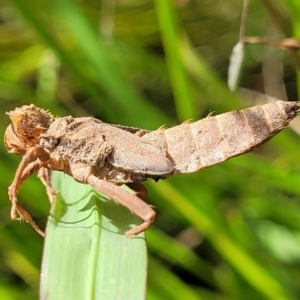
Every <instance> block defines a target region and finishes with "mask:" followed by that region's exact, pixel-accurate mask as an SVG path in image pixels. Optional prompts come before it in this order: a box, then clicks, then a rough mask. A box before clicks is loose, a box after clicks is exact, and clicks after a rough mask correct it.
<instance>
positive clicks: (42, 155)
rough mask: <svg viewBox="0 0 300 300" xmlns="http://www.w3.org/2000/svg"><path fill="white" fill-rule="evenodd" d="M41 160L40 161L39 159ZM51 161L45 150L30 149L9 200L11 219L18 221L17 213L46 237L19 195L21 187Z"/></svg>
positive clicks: (24, 158)
mask: <svg viewBox="0 0 300 300" xmlns="http://www.w3.org/2000/svg"><path fill="white" fill-rule="evenodd" d="M38 158H39V159H38ZM49 159H50V155H49V154H48V152H46V151H45V150H44V149H43V148H39V147H31V148H29V149H28V150H27V151H26V153H25V155H24V156H23V157H22V160H21V162H20V164H19V166H18V169H17V171H16V174H15V177H14V180H13V182H12V184H11V185H10V187H9V188H8V195H9V199H10V201H11V203H12V208H11V218H12V219H18V218H17V213H19V215H20V216H21V217H22V218H23V219H24V220H25V221H26V222H28V223H29V224H30V225H31V226H32V227H33V228H34V229H35V230H36V231H37V232H38V233H39V234H41V235H42V236H44V233H43V232H42V231H41V230H40V228H39V227H38V226H37V225H36V223H35V222H34V221H33V220H32V218H31V216H30V215H29V213H28V212H27V211H26V210H25V209H23V208H22V206H21V205H20V204H19V202H18V199H17V193H18V190H19V188H20V186H21V184H22V183H23V182H24V181H25V180H26V179H27V178H28V177H29V176H30V175H31V174H33V173H34V172H35V171H37V170H39V169H40V168H41V167H42V165H43V163H44V161H47V160H49ZM31 160H34V161H33V162H32V163H30V164H28V163H29V162H30V161H31Z"/></svg>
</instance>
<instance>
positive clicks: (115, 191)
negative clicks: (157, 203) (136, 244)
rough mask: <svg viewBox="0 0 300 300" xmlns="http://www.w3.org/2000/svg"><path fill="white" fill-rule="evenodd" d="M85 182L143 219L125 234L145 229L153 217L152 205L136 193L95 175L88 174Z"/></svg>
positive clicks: (134, 233)
mask: <svg viewBox="0 0 300 300" xmlns="http://www.w3.org/2000/svg"><path fill="white" fill-rule="evenodd" d="M87 183H88V184H89V185H90V186H92V187H93V188H94V189H95V190H96V191H97V192H99V193H102V194H104V195H107V196H108V197H109V198H111V199H112V200H114V201H116V202H117V203H119V204H121V205H123V206H125V207H127V208H128V209H129V210H130V211H131V212H132V213H134V214H135V215H137V216H138V217H140V218H141V219H143V220H144V222H143V223H142V224H140V225H139V226H137V227H135V228H132V229H130V230H128V231H126V232H125V234H126V236H133V235H137V234H139V233H141V232H143V231H145V230H146V229H147V228H148V227H149V226H150V225H151V224H152V223H153V221H154V219H155V215H156V213H155V211H154V210H153V209H152V207H151V206H150V205H149V204H147V203H146V202H144V201H143V200H142V199H140V198H139V197H137V196H136V195H132V194H130V193H129V192H127V191H125V190H123V189H122V188H120V187H119V186H117V185H115V184H113V183H111V182H108V181H105V180H101V179H99V178H97V177H96V176H95V175H92V174H91V175H89V176H88V178H87Z"/></svg>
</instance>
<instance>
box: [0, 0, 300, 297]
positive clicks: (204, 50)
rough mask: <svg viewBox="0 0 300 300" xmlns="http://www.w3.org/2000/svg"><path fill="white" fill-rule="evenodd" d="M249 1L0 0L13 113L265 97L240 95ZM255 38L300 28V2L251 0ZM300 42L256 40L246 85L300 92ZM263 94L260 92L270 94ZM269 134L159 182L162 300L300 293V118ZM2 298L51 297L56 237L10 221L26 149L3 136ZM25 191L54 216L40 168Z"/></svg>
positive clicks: (147, 123) (154, 292) (194, 110)
mask: <svg viewBox="0 0 300 300" xmlns="http://www.w3.org/2000/svg"><path fill="white" fill-rule="evenodd" d="M242 5H243V3H242V1H237V0H230V1H222V0H219V1H218V0H215V1H207V0H206V1H205V0H199V1H197V0H176V1H175V0H174V1H167V0H156V1H148V0H139V1H135V0H132V1H129V0H123V1H116V0H105V1H99V0H98V1H93V0H89V1H87V0H82V1H74V0H72V1H71V0H64V1H61V0H51V1H50V0H49V1H48V0H44V1H35V0H28V1H24V0H11V1H8V0H6V1H4V0H2V1H1V2H0V99H1V107H0V115H1V116H2V118H1V122H0V129H1V133H2V134H3V133H4V131H5V128H6V126H7V125H8V124H9V119H8V117H6V116H5V114H4V113H5V111H10V110H13V109H14V108H15V107H18V106H21V105H24V104H30V103H34V104H36V105H37V106H40V107H43V108H45V109H49V110H50V111H51V112H52V113H53V114H55V115H70V114H71V115H73V116H89V115H93V116H95V117H97V118H99V119H101V120H103V121H104V122H110V123H117V124H122V125H127V126H137V127H140V128H147V129H157V128H158V127H159V126H161V125H163V124H165V125H167V126H173V125H175V124H180V123H181V122H182V121H184V120H186V119H193V120H197V119H200V118H203V117H205V116H207V115H208V114H209V113H210V112H212V111H214V112H216V113H222V112H225V111H230V110H232V109H236V108H242V107H246V106H251V105H255V104H257V102H255V101H254V100H253V101H251V100H249V99H248V100H247V101H246V100H245V98H244V97H240V98H238V97H237V96H234V95H232V94H231V93H229V91H228V89H227V87H226V81H227V70H228V65H229V57H230V55H231V50H232V48H233V46H234V45H235V44H236V43H237V41H238V36H239V27H240V21H241V11H242ZM246 35H248V36H270V37H273V38H277V39H282V38H286V37H300V8H299V3H298V0H281V1H277V2H276V3H274V2H273V1H270V0H262V1H258V0H256V1H251V2H250V6H249V14H248V19H247V23H246ZM297 60H298V53H297V50H295V51H293V52H287V51H286V52H285V51H284V50H281V49H276V48H274V47H271V46H266V45H246V48H245V60H244V65H243V68H242V72H241V84H240V85H241V86H242V87H244V88H247V89H251V90H255V91H258V92H267V93H268V94H270V95H271V96H276V97H278V98H280V99H283V100H297V99H298V96H297V93H298V90H299V88H298V86H299V74H298V73H297V72H298V71H297V69H296V67H295V66H296V61H297ZM259 101H260V100H259ZM292 127H293V129H294V130H291V129H287V130H285V131H284V132H282V133H280V134H279V135H278V136H276V137H275V138H274V139H272V140H271V141H270V142H269V143H267V144H266V145H263V146H262V147H260V148H259V149H257V150H256V151H255V152H254V153H250V154H247V155H244V156H241V157H238V158H234V159H232V160H230V161H228V162H225V163H222V164H220V165H217V166H214V167H211V168H208V169H205V170H201V171H199V172H197V173H194V174H186V175H178V176H174V177H172V178H170V179H168V180H165V181H160V182H158V183H154V182H151V181H149V182H147V183H146V184H145V185H146V187H147V189H148V196H147V202H149V203H150V204H151V205H153V206H155V209H156V211H157V213H158V215H157V219H156V222H155V225H153V226H152V227H151V229H149V230H148V231H147V234H146V237H147V243H148V249H149V272H148V292H147V298H148V299H299V298H300V284H299V282H300V270H299V268H300V164H299V162H298V157H299V154H298V150H299V145H300V143H299V137H298V134H297V132H299V120H297V119H296V120H295V121H294V122H293V124H292ZM0 146H1V148H0V151H1V161H0V164H1V176H0V178H1V181H0V187H1V190H0V192H1V196H0V226H1V228H0V298H1V299H4V300H6V299H37V298H38V285H39V270H40V264H41V257H42V251H43V240H42V238H41V237H40V236H39V235H38V234H37V233H36V232H34V230H33V229H32V228H31V227H30V226H29V225H27V224H24V223H22V224H20V223H19V222H16V221H11V220H10V202H9V200H8V196H7V187H8V186H9V184H10V182H11V181H12V179H13V176H14V172H15V170H16V168H17V165H18V162H19V161H20V157H17V156H14V155H9V154H8V153H7V152H6V150H5V148H4V146H3V144H2V143H1V145H0ZM19 199H20V201H21V202H22V203H23V204H24V206H25V207H26V208H27V209H28V210H29V211H30V212H31V213H32V215H33V217H34V218H35V220H36V221H37V222H38V223H39V224H40V225H41V226H42V227H43V226H44V225H45V222H46V219H47V214H48V211H49V203H48V201H47V197H46V194H45V191H44V188H43V186H42V185H41V183H40V182H39V181H38V179H37V178H36V176H32V178H30V179H29V180H28V181H27V182H26V184H25V185H24V187H22V189H21V191H20V193H19Z"/></svg>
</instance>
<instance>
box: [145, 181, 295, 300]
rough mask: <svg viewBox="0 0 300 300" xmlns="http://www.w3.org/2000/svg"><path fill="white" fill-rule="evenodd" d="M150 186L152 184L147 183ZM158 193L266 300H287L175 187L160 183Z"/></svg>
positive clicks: (279, 287)
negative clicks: (266, 299) (204, 236)
mask: <svg viewBox="0 0 300 300" xmlns="http://www.w3.org/2000/svg"><path fill="white" fill-rule="evenodd" d="M149 184H150V185H153V183H152V182H149ZM157 192H159V193H160V194H161V195H162V196H163V197H164V199H165V200H167V201H168V202H169V203H170V204H171V205H172V206H174V207H175V208H176V209H177V210H178V211H179V212H180V213H181V214H182V215H183V216H184V217H185V218H186V219H187V220H189V222H190V223H191V224H193V225H194V226H195V227H196V228H197V229H198V230H200V231H201V232H203V233H205V234H206V235H207V238H208V239H209V240H210V241H211V243H212V244H213V245H214V246H215V248H216V250H217V251H218V252H219V253H220V254H221V255H222V256H223V257H224V258H225V259H226V260H227V261H228V262H229V263H230V264H231V265H232V266H233V267H234V268H235V269H236V270H237V271H238V272H239V273H240V274H241V276H242V277H244V279H245V280H246V281H247V282H248V283H249V284H250V285H252V286H253V288H255V289H256V290H257V291H259V292H260V293H261V294H263V295H265V296H267V297H268V299H274V300H275V299H276V300H278V299H282V300H283V299H290V298H289V297H288V296H287V295H286V292H287V291H286V290H285V289H284V288H283V287H282V286H281V284H280V283H279V282H278V281H276V279H275V278H273V277H272V276H271V274H269V273H268V272H267V271H266V270H265V269H263V268H262V267H261V266H260V265H259V263H257V262H256V261H254V260H253V259H252V258H251V257H250V256H249V255H248V254H247V253H246V252H245V251H244V250H243V249H242V248H241V247H239V245H238V244H237V243H235V242H234V241H233V240H232V239H231V238H230V237H229V235H227V234H226V233H225V232H224V230H223V229H222V228H221V226H217V224H216V223H214V222H213V221H211V220H210V218H209V216H208V215H205V214H204V213H202V212H201V211H200V210H199V209H197V208H196V207H195V206H194V205H193V204H192V203H191V202H190V201H189V200H188V199H186V197H185V196H184V195H183V194H181V193H180V192H179V191H178V190H177V189H176V188H175V187H173V186H171V185H169V184H168V183H167V182H165V181H163V182H160V184H159V188H158V187H157Z"/></svg>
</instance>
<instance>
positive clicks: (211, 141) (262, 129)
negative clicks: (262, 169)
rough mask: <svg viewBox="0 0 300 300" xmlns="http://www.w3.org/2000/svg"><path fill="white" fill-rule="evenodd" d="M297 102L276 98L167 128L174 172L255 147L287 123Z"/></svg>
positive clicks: (212, 162)
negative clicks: (275, 99)
mask: <svg viewBox="0 0 300 300" xmlns="http://www.w3.org/2000/svg"><path fill="white" fill-rule="evenodd" d="M299 107H300V105H299V103H298V102H286V101H276V102H272V103H268V104H265V105H257V106H254V107H251V108H246V109H243V110H239V111H231V112H228V113H224V114H221V115H217V116H209V117H207V118H205V119H202V120H200V121H197V122H195V123H190V124H182V125H179V126H175V127H173V128H169V129H166V130H165V131H164V134H165V138H166V144H167V152H168V155H169V158H170V159H172V160H173V163H174V166H175V168H174V173H190V172H195V171H197V170H199V169H201V168H205V167H208V166H211V165H214V164H217V163H220V162H222V161H225V160H227V159H229V158H231V157H234V156H237V155H240V154H243V153H245V152H249V151H251V150H253V148H255V147H257V146H258V145H260V144H262V143H264V142H266V141H267V140H269V139H270V138H272V137H273V136H274V135H275V134H276V133H277V132H279V131H280V130H282V129H283V128H284V127H285V126H287V125H288V123H289V121H291V120H292V119H293V118H294V117H295V116H296V114H297V111H298V109H299Z"/></svg>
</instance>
